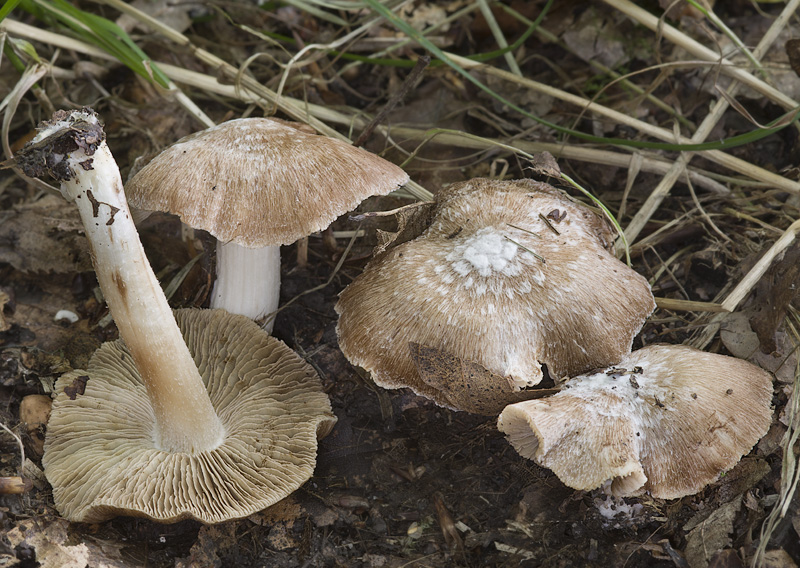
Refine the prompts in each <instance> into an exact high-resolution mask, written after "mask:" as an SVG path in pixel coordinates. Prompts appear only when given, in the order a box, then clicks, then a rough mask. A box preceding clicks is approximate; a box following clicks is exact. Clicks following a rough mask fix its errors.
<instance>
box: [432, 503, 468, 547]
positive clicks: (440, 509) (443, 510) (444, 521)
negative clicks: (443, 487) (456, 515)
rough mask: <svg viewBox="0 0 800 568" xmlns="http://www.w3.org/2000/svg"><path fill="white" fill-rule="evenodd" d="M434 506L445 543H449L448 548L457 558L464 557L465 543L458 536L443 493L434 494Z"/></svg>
mask: <svg viewBox="0 0 800 568" xmlns="http://www.w3.org/2000/svg"><path fill="white" fill-rule="evenodd" d="M433 505H434V507H435V508H436V516H437V518H438V519H439V527H440V528H441V529H442V536H443V537H444V541H445V543H447V547H448V548H449V549H450V552H451V553H452V554H453V555H455V556H456V557H458V558H461V557H463V555H464V542H463V541H462V540H461V535H460V534H458V529H456V523H455V521H454V520H453V516H452V515H451V514H450V511H449V510H448V509H447V505H445V503H444V497H443V496H442V494H441V493H439V492H436V493H434V494H433Z"/></svg>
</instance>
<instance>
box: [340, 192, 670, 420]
mask: <svg viewBox="0 0 800 568" xmlns="http://www.w3.org/2000/svg"><path fill="white" fill-rule="evenodd" d="M610 237H611V234H610V232H609V230H608V229H607V227H606V225H605V223H604V222H603V221H602V220H601V219H600V218H599V217H598V216H597V215H595V214H594V213H593V212H592V211H590V210H589V209H588V208H586V207H585V206H583V205H580V204H577V203H574V202H573V201H571V200H569V199H568V198H567V197H565V196H564V195H563V194H561V193H560V192H559V191H558V190H556V189H555V188H553V187H551V186H549V185H547V184H544V183H538V182H534V181H530V180H518V181H508V182H500V181H493V180H488V179H474V180H471V181H467V182H463V183H457V184H454V185H452V186H450V187H449V188H447V189H445V190H443V191H441V192H440V193H439V194H438V195H437V207H436V211H435V216H434V219H433V221H432V223H431V225H430V227H429V228H428V229H427V230H426V231H425V232H424V233H423V234H422V235H421V236H419V237H417V238H416V239H414V240H412V241H409V242H405V243H403V244H401V245H398V246H396V247H394V248H392V249H390V250H388V251H387V252H386V253H385V254H383V255H381V256H379V257H378V258H376V259H375V260H373V261H372V262H371V263H370V264H369V265H368V266H367V267H366V269H365V270H364V272H363V273H362V274H361V275H359V277H358V278H356V279H355V281H354V282H353V283H352V284H350V285H349V286H348V287H347V289H345V290H344V291H343V292H342V294H341V297H340V299H339V302H338V303H337V305H336V311H337V312H338V313H339V315H340V319H339V323H338V327H337V330H338V334H339V344H340V346H341V348H342V351H343V352H344V354H345V356H346V357H347V358H348V359H349V360H350V361H351V362H352V363H353V364H355V365H360V366H361V367H363V368H365V369H366V370H368V371H369V372H370V373H371V374H372V378H373V380H374V381H375V382H376V383H377V384H379V385H381V386H384V387H386V388H400V387H410V388H412V389H413V390H414V391H416V392H417V393H419V394H422V395H425V396H427V397H429V398H432V399H433V400H435V401H436V402H437V403H439V404H442V405H444V406H450V407H453V406H456V407H457V405H454V403H453V402H452V401H451V400H448V398H447V397H446V396H445V395H444V394H443V393H442V392H440V391H439V389H437V388H436V387H435V386H433V385H431V384H428V383H426V382H424V381H422V380H421V378H420V376H419V373H418V372H417V369H416V368H415V366H414V364H413V362H412V359H411V357H410V355H409V348H408V345H409V343H410V342H413V343H418V344H420V345H424V346H428V347H431V348H434V349H438V350H441V351H443V352H446V353H450V354H452V355H454V356H455V357H458V358H460V359H462V360H464V361H469V362H472V363H475V364H478V365H481V366H483V367H484V368H486V369H487V370H488V371H490V373H488V374H487V376H489V375H490V374H495V375H498V376H499V377H501V378H502V380H503V381H504V384H503V385H502V387H503V388H504V389H506V390H507V392H509V393H513V392H514V391H517V390H519V388H521V387H526V386H532V385H536V384H537V383H539V382H540V381H541V379H542V365H547V368H548V369H549V371H550V373H551V375H553V376H554V377H556V378H560V377H562V376H565V375H571V374H576V373H579V372H582V371H585V370H587V369H591V368H596V367H600V366H605V365H608V364H611V363H615V362H617V361H619V360H620V359H621V358H622V357H623V356H624V355H625V354H626V353H628V352H629V351H630V348H631V343H632V341H633V338H634V336H635V335H636V334H637V333H638V331H639V329H640V328H641V326H642V325H643V323H644V321H645V319H646V318H647V316H648V315H649V314H650V313H651V312H652V311H653V309H655V301H654V299H653V295H652V293H651V292H650V287H649V286H648V284H647V281H646V280H645V279H644V278H643V277H642V276H640V275H639V274H637V273H636V272H634V271H633V270H631V269H630V268H628V267H627V266H626V265H625V264H623V263H621V262H619V261H618V260H617V259H616V258H615V257H614V256H613V255H612V254H610V253H609V251H608V250H607V246H608V245H609V244H610V242H611V238H610ZM429 382H430V381H429ZM487 388H488V386H487ZM475 396H481V392H480V389H478V391H477V392H476V393H475ZM508 402H509V403H510V402H514V400H512V399H509V400H508Z"/></svg>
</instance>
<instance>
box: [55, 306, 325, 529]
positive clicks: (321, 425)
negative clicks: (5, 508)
mask: <svg viewBox="0 0 800 568" xmlns="http://www.w3.org/2000/svg"><path fill="white" fill-rule="evenodd" d="M175 316H176V320H177V321H178V325H179V326H180V328H181V332H182V333H183V335H184V338H185V340H186V343H187V345H188V346H189V350H190V351H191V353H192V356H193V358H194V360H195V363H196V364H197V367H198V369H199V371H200V374H201V375H202V377H203V381H204V382H205V384H206V388H207V390H208V395H209V397H210V399H211V403H212V405H213V407H214V409H215V411H216V412H217V414H218V416H219V417H220V419H221V421H222V422H223V424H224V426H225V428H226V431H227V432H228V435H227V438H226V440H225V442H224V443H223V444H222V445H220V446H219V447H218V448H216V449H214V450H211V451H202V452H197V453H195V454H189V453H169V452H165V451H162V450H158V449H156V448H155V447H154V435H155V428H154V423H155V416H154V413H153V409H152V406H151V404H150V401H149V399H148V397H147V392H146V390H145V387H144V384H143V383H142V379H141V377H140V375H139V373H138V371H137V370H136V368H135V366H134V364H133V361H132V359H131V356H130V354H129V353H128V351H127V349H126V348H125V346H124V344H123V343H122V342H120V341H115V342H110V343H106V344H104V345H103V346H102V347H101V348H100V349H99V350H98V351H97V352H96V353H95V355H94V356H93V357H92V360H91V361H90V363H89V366H88V370H86V371H83V370H78V371H72V372H70V373H67V374H65V375H63V376H62V377H61V378H60V379H59V380H58V381H57V383H56V387H55V390H56V393H57V396H56V399H55V401H54V403H53V411H52V415H51V417H50V422H49V424H48V432H47V438H46V440H45V454H44V457H43V459H42V462H43V464H44V466H45V474H46V476H47V479H48V480H49V481H50V483H51V484H52V486H53V497H54V499H55V503H56V508H57V509H58V511H59V512H60V513H61V514H62V515H63V516H64V517H65V518H67V519H69V520H71V521H79V522H100V521H104V520H107V519H109V518H112V517H114V516H117V515H132V516H141V517H147V518H149V519H152V520H154V521H159V522H165V523H170V522H176V521H179V520H183V519H196V520H199V521H202V522H205V523H217V522H222V521H227V520H230V519H235V518H241V517H246V516H247V515H250V514H252V513H254V512H256V511H259V510H261V509H264V508H266V507H268V506H270V505H272V504H273V503H275V502H277V501H279V500H280V499H283V498H284V497H286V496H287V495H289V494H290V493H292V492H293V491H294V490H296V489H297V488H298V487H300V486H301V485H302V484H303V483H304V482H305V481H306V480H307V479H308V478H309V477H311V475H312V473H313V470H314V466H315V463H316V452H317V441H318V439H320V438H322V437H323V436H325V435H326V434H327V433H328V432H330V430H331V429H332V428H333V425H334V424H335V422H336V417H335V416H334V415H333V414H332V412H331V406H330V402H329V401H328V397H327V396H326V395H325V394H324V393H323V392H322V384H321V382H320V380H319V377H318V376H317V374H316V373H315V371H314V370H313V369H312V368H311V366H309V365H308V364H307V363H306V362H305V361H303V360H302V359H301V358H300V357H299V356H298V355H297V354H296V353H294V352H293V351H292V350H291V349H289V348H288V347H286V345H284V344H283V343H282V342H281V341H279V340H277V339H275V338H273V337H270V336H269V335H268V334H266V333H265V332H264V331H262V330H261V329H259V327H258V326H257V325H256V324H255V323H253V322H252V321H250V320H248V319H246V318H244V317H242V316H236V315H231V314H228V313H227V312H225V311H222V310H202V311H201V310H178V311H177V312H175Z"/></svg>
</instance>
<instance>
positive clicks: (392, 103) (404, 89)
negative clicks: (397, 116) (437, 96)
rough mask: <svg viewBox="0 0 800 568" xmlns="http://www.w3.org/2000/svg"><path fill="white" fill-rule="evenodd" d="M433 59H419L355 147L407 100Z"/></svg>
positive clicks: (426, 57)
mask: <svg viewBox="0 0 800 568" xmlns="http://www.w3.org/2000/svg"><path fill="white" fill-rule="evenodd" d="M430 62H431V58H430V56H429V55H423V56H422V57H420V58H419V59H417V63H416V65H414V68H413V69H412V70H411V72H410V73H409V74H408V77H406V80H405V81H404V82H403V85H402V86H401V87H400V89H398V91H397V92H396V93H393V94H392V96H391V98H390V99H389V101H388V102H387V103H386V104H385V105H384V106H383V108H382V109H381V110H380V112H379V113H378V114H376V115H375V117H374V118H373V119H372V120H371V121H370V122H369V124H367V126H366V128H364V130H363V131H362V132H361V134H360V135H359V136H358V138H356V139H355V142H353V146H356V147H360V146H362V145H363V144H364V142H366V141H367V140H368V139H369V137H370V136H372V133H373V132H374V131H375V128H376V127H377V126H378V125H379V124H381V123H382V122H383V121H384V120H385V119H386V117H387V116H388V114H389V113H390V112H392V110H394V107H396V106H397V103H399V102H400V101H402V100H403V98H405V96H406V93H408V91H409V90H410V89H411V88H412V87H414V85H416V84H417V81H419V79H420V76H421V75H422V72H423V71H424V70H425V68H426V67H427V66H428V65H430Z"/></svg>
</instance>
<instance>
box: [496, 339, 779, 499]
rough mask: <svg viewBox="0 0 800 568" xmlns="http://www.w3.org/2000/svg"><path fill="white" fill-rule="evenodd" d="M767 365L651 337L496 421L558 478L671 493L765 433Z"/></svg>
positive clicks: (582, 485) (707, 478)
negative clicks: (647, 342) (610, 363)
mask: <svg viewBox="0 0 800 568" xmlns="http://www.w3.org/2000/svg"><path fill="white" fill-rule="evenodd" d="M771 400H772V381H771V379H770V376H769V374H768V373H767V372H765V371H763V370H762V369H760V368H758V367H756V366H755V365H752V364H750V363H748V362H746V361H742V360H741V359H735V358H733V357H726V356H724V355H717V354H713V353H705V352H703V351H698V350H696V349H693V348H691V347H687V346H682V345H677V346H668V345H653V346H649V347H645V348H643V349H640V350H638V351H635V352H633V353H631V354H630V355H629V356H627V357H625V359H623V360H622V361H621V362H620V363H619V364H618V365H616V366H614V367H611V368H608V369H605V370H601V371H597V372H593V373H590V374H586V375H581V376H578V377H575V378H573V379H570V380H569V381H567V382H566V383H565V384H564V390H562V391H561V392H560V393H558V394H557V395H555V396H552V397H550V398H546V399H542V400H535V401H526V402H520V403H517V404H513V405H510V406H508V407H506V409H505V410H503V412H502V413H501V414H500V418H499V420H498V427H499V428H500V430H501V431H503V432H505V434H506V436H507V438H508V440H509V442H511V444H512V445H513V446H514V447H515V448H516V450H517V451H518V452H519V453H520V454H521V455H523V456H524V457H527V458H530V459H533V460H534V461H536V463H538V464H539V465H542V466H544V467H547V468H549V469H551V470H553V472H554V473H555V474H556V475H557V476H558V477H559V479H561V481H563V482H564V483H565V484H566V485H568V486H570V487H573V488H575V489H582V490H590V489H595V488H597V487H600V486H601V485H602V484H603V483H604V482H606V481H608V480H613V481H612V484H611V491H612V493H614V494H615V495H620V496H622V495H632V494H637V493H640V492H642V491H648V492H649V493H650V494H651V495H653V496H654V497H658V498H663V499H674V498H678V497H683V496H684V495H690V494H692V493H696V492H698V491H700V490H701V489H702V488H703V487H705V486H706V485H708V484H709V483H711V482H713V481H714V480H715V479H716V478H717V476H718V475H719V474H720V473H722V472H724V471H726V470H728V469H730V468H732V467H733V466H734V465H735V464H736V463H737V462H738V461H739V460H740V459H741V457H742V456H743V455H744V454H746V453H747V452H748V451H750V448H752V447H753V445H755V443H756V442H757V441H758V440H759V439H760V438H761V437H762V436H763V435H764V434H765V433H766V432H767V430H768V429H769V426H770V422H771V418H772V412H771V409H770V402H771Z"/></svg>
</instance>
